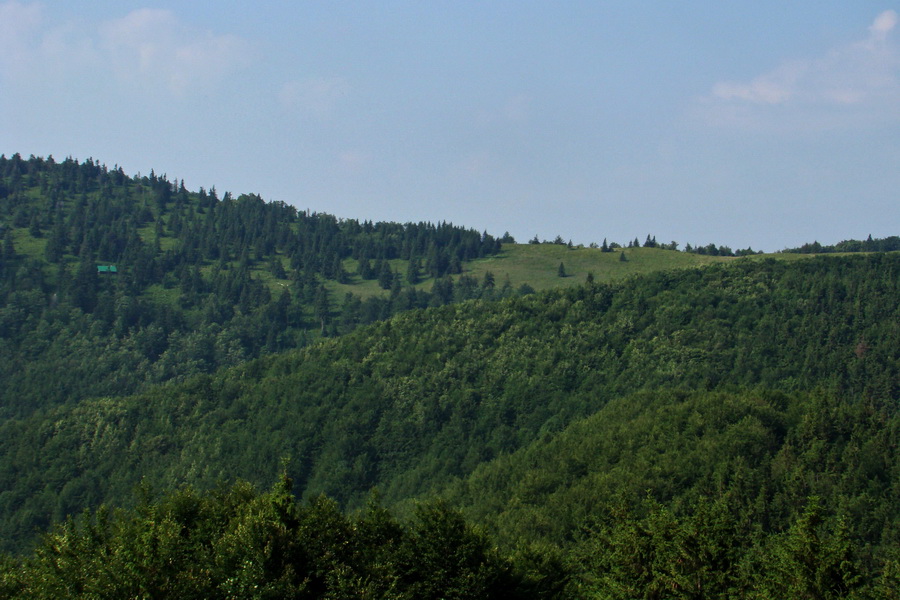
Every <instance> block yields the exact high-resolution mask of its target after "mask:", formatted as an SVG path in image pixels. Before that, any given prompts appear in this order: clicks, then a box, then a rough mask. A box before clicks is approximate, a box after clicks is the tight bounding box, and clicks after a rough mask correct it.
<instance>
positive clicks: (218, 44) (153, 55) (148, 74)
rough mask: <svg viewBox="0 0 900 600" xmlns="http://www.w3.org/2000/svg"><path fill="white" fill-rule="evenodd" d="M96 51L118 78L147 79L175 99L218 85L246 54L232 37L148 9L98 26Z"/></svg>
mask: <svg viewBox="0 0 900 600" xmlns="http://www.w3.org/2000/svg"><path fill="white" fill-rule="evenodd" d="M99 46H100V48H101V49H102V50H103V51H104V54H105V56H106V58H108V59H109V60H110V61H111V64H112V66H113V67H114V68H115V70H116V72H117V74H118V75H119V76H120V77H121V78H123V79H126V80H129V81H132V82H138V81H142V80H144V79H145V78H149V79H150V80H152V81H155V82H157V83H160V82H161V83H163V84H164V85H165V86H166V87H167V88H168V89H169V90H170V91H172V92H175V93H177V94H182V93H185V92H186V91H188V90H189V89H191V88H203V87H204V86H207V85H211V84H214V83H216V82H218V81H220V80H221V79H222V78H223V77H224V76H225V75H227V74H228V73H230V72H232V71H233V70H235V69H238V68H241V67H243V66H245V65H246V64H247V62H248V54H249V47H248V44H247V43H246V42H245V41H244V40H242V39H241V38H239V37H238V36H235V35H227V34H225V35H216V34H214V33H212V32H210V31H203V30H200V29H197V28H193V27H189V26H187V25H186V24H184V23H182V22H181V21H180V20H179V19H178V18H177V17H176V16H175V14H174V13H172V12H171V11H169V10H157V9H149V8H143V9H138V10H135V11H133V12H131V13H129V14H128V15H126V16H125V17H122V18H120V19H114V20H111V21H107V22H106V23H104V24H102V25H101V26H100V29H99Z"/></svg>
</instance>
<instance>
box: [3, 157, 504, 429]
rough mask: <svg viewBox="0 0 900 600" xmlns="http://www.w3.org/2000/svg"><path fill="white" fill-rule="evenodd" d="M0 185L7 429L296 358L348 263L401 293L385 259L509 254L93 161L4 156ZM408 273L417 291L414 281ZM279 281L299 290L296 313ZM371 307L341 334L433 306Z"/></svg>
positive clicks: (483, 240)
mask: <svg viewBox="0 0 900 600" xmlns="http://www.w3.org/2000/svg"><path fill="white" fill-rule="evenodd" d="M0 187H2V188H3V190H5V193H4V194H3V195H2V197H0V232H2V236H3V249H2V253H0V381H3V383H4V385H3V386H0V416H2V417H4V418H5V417H9V416H24V415H28V414H30V413H31V412H33V411H35V410H39V409H43V408H49V407H52V406H55V405H58V404H61V403H73V402H77V401H79V400H82V399H84V398H88V397H95V396H101V395H115V396H119V395H126V394H131V393H134V392H136V391H138V390H141V389H145V388H146V387H147V386H149V385H152V384H154V383H160V382H164V381H167V380H171V379H176V380H178V379H184V378H186V377H190V376H192V375H195V374H197V373H211V372H213V371H215V370H216V369H218V368H220V367H225V366H233V365H236V364H238V363H239V362H241V361H242V360H246V359H248V358H253V357H256V356H260V355H261V354H263V353H266V352H276V351H282V350H285V349H290V348H296V347H302V346H303V345H305V344H307V343H308V342H309V341H310V340H314V339H316V338H318V337H320V336H321V335H325V334H326V333H329V332H331V330H330V329H329V327H330V326H331V325H333V324H334V321H333V319H332V317H333V316H334V315H332V314H331V310H332V308H331V307H330V306H329V307H326V306H325V302H324V301H322V299H321V294H320V293H319V290H320V288H321V287H322V286H323V285H331V284H330V282H336V283H344V284H346V283H351V276H350V275H349V274H348V272H347V271H346V270H345V268H344V261H349V260H352V259H357V260H359V265H360V267H359V268H360V276H361V277H362V278H364V279H366V278H374V277H377V276H378V275H379V274H378V273H374V274H373V273H371V272H369V271H371V268H370V265H369V258H368V257H375V258H376V259H377V261H378V264H379V265H380V266H381V267H383V268H382V275H383V276H385V277H388V280H385V281H384V289H386V290H392V289H393V288H394V286H395V279H396V278H395V277H394V273H393V271H391V268H390V262H389V261H391V260H394V259H405V260H408V261H410V264H411V265H412V264H415V265H417V266H418V259H417V258H416V257H419V256H424V255H426V254H428V253H431V254H430V255H431V256H433V257H435V260H434V261H432V262H431V263H430V266H429V269H428V273H429V274H430V275H431V276H433V277H443V276H445V275H446V274H447V273H449V272H459V271H460V270H461V266H460V265H461V264H462V263H463V262H464V261H468V260H473V259H475V258H479V257H483V256H487V255H490V254H494V253H496V252H497V251H498V250H499V244H498V242H497V240H496V239H495V238H493V237H492V236H490V235H487V234H486V233H479V232H477V231H474V230H466V229H463V228H461V227H455V226H453V225H451V224H447V223H441V224H438V225H433V224H430V223H417V224H412V223H409V224H405V225H401V224H396V223H375V224H373V223H369V222H363V223H360V222H358V221H353V220H339V219H337V218H335V217H333V216H331V215H326V214H318V213H310V212H304V211H298V210H296V209H295V208H293V207H291V206H288V205H286V204H284V203H280V202H271V203H266V202H264V201H263V200H262V199H261V198H259V197H258V196H255V195H241V196H239V197H237V198H233V197H232V196H231V195H230V194H225V195H224V196H223V198H222V200H219V198H218V196H217V194H216V193H215V190H210V191H209V193H207V192H206V191H205V190H202V189H201V190H200V192H199V193H196V194H194V193H191V192H188V190H186V189H185V188H184V186H183V184H179V183H178V182H170V181H169V180H168V179H167V178H166V177H165V176H159V175H157V174H155V173H154V172H151V174H150V176H145V177H140V176H139V177H133V178H130V177H127V176H125V174H124V173H123V172H122V171H121V169H118V168H116V169H113V170H110V169H108V168H107V167H105V166H103V165H100V164H98V163H96V162H94V161H93V160H90V159H89V160H87V161H85V162H82V163H79V162H77V161H74V160H72V159H66V160H65V161H63V162H61V163H57V162H56V161H54V160H53V159H52V158H48V159H46V160H45V159H41V158H35V157H31V158H30V159H28V160H23V159H22V158H21V157H19V156H18V155H16V156H14V157H12V158H9V159H7V158H6V157H0ZM14 231H15V232H16V234H17V236H18V237H17V238H16V239H17V240H19V239H23V240H25V244H24V245H23V246H22V248H25V249H26V251H25V252H21V251H20V252H17V251H16V248H15V247H14V245H13V233H14ZM112 264H114V265H116V267H117V275H116V276H115V277H113V278H110V277H106V274H104V276H103V278H102V279H98V277H97V266H98V265H112ZM288 265H289V266H290V269H288V268H286V267H287V266H288ZM410 277H411V278H412V279H416V281H418V278H419V272H418V270H416V271H415V272H413V271H411V272H410ZM271 278H274V279H275V280H276V281H277V282H279V284H280V287H282V288H284V289H285V290H287V291H288V292H289V293H290V294H291V296H290V298H289V299H288V300H289V302H287V304H288V306H289V310H287V311H286V310H285V306H284V301H283V299H282V294H281V291H282V290H281V289H279V288H278V287H275V288H274V289H275V290H277V293H273V292H272V289H273V286H276V285H279V284H276V283H272V282H271ZM289 279H290V280H292V282H291V284H290V285H288V283H286V281H287V280H289ZM282 282H284V283H282ZM399 291H402V288H401V290H398V292H399ZM385 296H387V295H385ZM413 296H415V297H413ZM26 298H27V306H26V305H25V302H26V300H25V299H26ZM454 299H455V298H450V299H449V300H447V301H452V300H454ZM276 302H282V305H280V306H276ZM365 302H366V303H369V304H370V305H369V306H366V307H364V308H363V309H362V310H360V311H359V314H358V316H357V318H355V319H352V320H346V321H345V322H344V323H343V326H342V328H341V330H342V331H343V332H346V331H349V329H351V328H352V327H356V326H358V325H360V324H365V323H369V322H372V321H375V320H380V319H384V318H387V317H389V316H390V315H392V314H394V313H396V312H400V311H403V310H409V309H411V308H416V307H420V306H427V305H428V304H430V303H431V298H430V296H429V295H428V293H427V292H421V293H419V292H416V293H415V294H412V293H402V294H401V293H398V294H393V295H391V296H390V297H389V298H372V299H370V300H366V301H365ZM440 303H441V304H442V303H444V302H440ZM20 306H21V307H22V308H21V310H20V309H19V307H20ZM286 313H290V316H289V317H288V316H287V314H286ZM273 317H274V318H275V319H274V320H273ZM351 324H352V325H351Z"/></svg>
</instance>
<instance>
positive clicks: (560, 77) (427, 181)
mask: <svg viewBox="0 0 900 600" xmlns="http://www.w3.org/2000/svg"><path fill="white" fill-rule="evenodd" d="M898 10H900V7H898V6H897V3H895V2H887V1H881V2H869V1H868V0H854V1H853V2H848V1H847V0H840V1H837V0H817V1H815V2H813V1H801V0H797V1H794V2H790V3H784V2H777V3H776V2H772V1H768V0H760V1H756V2H681V3H670V2H651V1H646V2H640V1H637V2H635V1H630V2H626V1H618V0H614V1H607V2H599V1H595V2H574V1H572V2H563V3H560V2H549V1H527V0H526V1H516V2H513V1H501V0H497V1H493V2H459V1H455V2H443V1H429V2H422V1H410V2H395V1H392V0H380V1H374V0H373V1H369V2H332V1H329V2H326V1H321V2H318V1H317V2H297V1H292V2H288V1H279V2H265V1H257V2H253V3H251V2H241V1H234V2H204V1H197V2H190V3H184V2H130V1H127V0H117V1H116V2H112V1H93V2H86V1H78V0H69V1H67V2H54V1H49V0H48V1H45V2H30V1H27V0H13V1H6V0H0V152H2V153H5V154H7V155H9V154H12V153H14V152H20V153H22V154H23V155H25V156H27V155H29V154H35V155H39V156H47V155H49V154H52V155H53V156H54V157H56V158H64V157H66V156H72V157H74V158H77V159H80V160H83V159H85V158H88V157H93V158H95V159H97V160H99V161H101V162H104V163H106V164H107V165H109V166H113V165H121V166H122V167H123V168H124V169H125V171H126V172H127V173H129V174H136V173H138V172H142V173H147V172H149V171H150V169H155V170H156V171H157V172H160V173H166V174H167V175H168V176H169V177H170V178H178V179H184V181H185V184H186V185H187V186H188V187H189V188H191V189H197V188H199V187H200V186H204V187H206V188H209V187H211V186H215V187H216V189H217V190H218V191H219V192H220V193H221V192H224V191H231V192H232V193H234V194H238V193H249V192H253V193H259V194H260V195H261V196H262V197H263V198H265V199H266V200H281V201H285V202H288V203H291V204H294V205H296V206H298V207H299V208H301V209H307V208H308V209H311V210H314V211H318V212H327V213H331V214H334V215H337V216H338V217H346V218H357V219H371V220H376V221H378V220H388V221H400V222H407V221H433V222H434V221H450V222H453V223H456V224H460V225H465V226H467V227H474V228H476V229H479V230H487V231H489V232H490V233H493V234H496V235H500V234H502V233H503V232H504V231H507V230H508V231H509V232H510V233H512V234H513V235H514V236H515V237H516V238H517V239H518V240H519V241H522V242H524V241H526V240H527V239H530V238H532V237H533V236H535V235H538V236H539V237H540V238H546V239H552V238H554V237H555V236H557V235H561V236H562V237H563V238H564V239H567V240H568V239H571V240H572V241H573V242H575V243H583V244H589V243H591V242H598V243H599V242H602V240H603V239H604V238H607V239H608V240H610V241H619V242H622V243H624V242H627V241H628V240H630V239H634V238H635V237H637V238H639V239H640V240H643V239H644V238H645V237H646V236H647V235H648V234H652V235H654V236H656V238H657V240H658V241H660V242H668V241H672V240H674V241H677V242H679V243H681V244H682V245H684V244H685V243H691V244H694V245H697V244H704V245H705V244H707V243H710V242H715V243H717V244H727V245H730V246H732V247H733V248H745V247H747V246H753V247H754V248H757V249H764V250H767V251H774V250H779V249H782V248H784V247H790V246H796V245H799V244H801V243H804V242H809V241H813V240H818V241H820V242H822V243H835V242H838V241H840V240H842V239H848V238H863V237H865V236H867V235H869V234H872V235H873V236H875V237H884V236H888V235H898V234H900V203H898V192H900V168H898V167H900V31H898V29H900V27H898Z"/></svg>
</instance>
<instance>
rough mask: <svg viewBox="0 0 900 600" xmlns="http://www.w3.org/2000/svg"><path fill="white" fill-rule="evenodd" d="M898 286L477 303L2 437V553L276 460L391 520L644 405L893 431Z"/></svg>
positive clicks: (818, 276) (654, 286)
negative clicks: (395, 508) (142, 486)
mask: <svg viewBox="0 0 900 600" xmlns="http://www.w3.org/2000/svg"><path fill="white" fill-rule="evenodd" d="M898 286H900V256H898V255H890V254H888V255H884V254H877V255H869V256H858V257H846V258H843V257H831V258H827V259H825V258H816V259H811V260H804V261H798V262H795V263H783V262H777V261H762V262H755V261H754V262H740V263H733V264H729V265H723V266H711V267H706V268H703V269H694V270H684V271H677V272H666V273H658V274H652V275H648V276H645V277H641V278H634V279H631V280H628V281H626V282H623V283H621V284H616V285H600V284H591V285H585V286H580V287H575V288H570V289H567V290H558V291H553V292H547V293H543V294H534V295H529V296H526V297H522V298H514V299H510V300H506V301H502V302H495V303H484V302H466V303H462V304H457V305H451V306H445V307H442V308H437V309H428V310H423V311H412V312H408V313H404V314H402V315H399V316H397V317H395V318H393V319H391V320H389V321H386V322H383V323H377V324H373V325H371V326H369V327H366V328H363V329H360V330H357V331H355V332H353V333H351V334H349V335H347V336H344V337H342V338H339V339H335V340H329V341H326V342H324V343H322V344H317V345H316V346H313V347H309V348H307V349H305V350H303V351H299V352H294V353H288V354H284V355H280V356H272V357H267V358H264V359H259V360H256V361H253V362H250V363H247V364H244V365H242V366H240V367H236V368H234V369H231V370H228V371H224V372H222V373H219V374H217V375H215V376H206V375H204V376H199V377H194V378H192V379H191V380H189V381H187V382H185V383H184V384H178V385H174V384H170V385H166V386H160V387H156V388H153V389H151V390H148V391H147V392H146V393H143V394H140V395H137V396H134V397H130V398H124V399H104V400H97V401H91V402H83V403H81V404H80V405H78V406H75V407H65V408H61V409H56V410H53V411H51V412H48V413H45V414H41V415H38V416H35V417H33V418H29V419H24V420H16V421H7V422H5V423H4V424H3V425H2V427H0V465H2V469H3V470H2V472H0V488H2V489H3V490H5V491H4V492H3V493H2V494H0V507H2V527H3V533H4V535H3V538H4V539H5V540H7V541H8V543H16V544H19V543H22V542H24V541H25V540H26V539H27V538H28V537H29V534H30V532H31V531H33V528H34V526H35V525H38V526H45V525H46V524H47V523H48V522H49V521H50V520H52V519H59V518H62V517H63V516H64V515H66V514H69V513H71V512H77V511H78V510H80V508H81V507H82V506H85V505H93V504H96V503H98V502H101V501H106V502H113V503H119V502H123V501H124V499H125V498H127V497H128V496H129V495H130V491H131V489H132V487H133V486H134V485H135V484H136V483H137V481H138V480H139V479H140V478H144V480H145V481H146V482H147V483H149V484H152V485H153V486H157V487H171V486H173V485H177V484H178V483H180V482H190V483H194V484H197V485H201V486H209V485H213V484H214V483H216V482H217V481H219V480H222V479H226V480H230V479H233V478H235V477H242V478H246V479H249V480H251V481H256V482H262V483H265V482H266V481H267V480H268V479H269V478H270V477H271V474H272V473H274V472H275V471H276V470H277V464H278V461H279V460H280V459H281V458H283V457H289V458H290V459H291V460H292V462H291V467H290V473H291V475H292V476H293V478H294V479H295V480H296V482H297V484H298V489H299V490H300V491H301V492H302V494H303V495H305V496H310V495H315V494H318V493H320V492H324V493H327V494H329V495H330V496H332V497H334V498H335V499H336V500H338V501H339V502H340V503H341V504H343V505H345V506H351V507H352V506H356V505H359V504H360V503H361V502H362V501H363V499H364V498H365V496H366V494H367V493H368V490H369V489H370V488H371V487H373V486H377V487H378V488H379V489H380V490H381V492H382V494H383V496H384V498H385V501H386V502H387V503H388V504H389V505H394V504H397V503H401V502H403V501H404V500H407V499H409V498H411V497H414V496H417V495H420V494H424V493H427V492H429V490H435V489H439V488H442V487H443V486H444V485H445V484H446V482H447V481H448V480H450V479H451V478H453V477H465V476H467V475H468V474H470V473H472V472H473V471H475V470H476V469H477V468H478V467H479V465H482V464H483V463H485V462H488V461H490V460H492V459H495V458H497V457H501V456H504V455H506V454H508V453H512V452H515V451H517V450H519V449H522V448H525V447H527V446H528V445H529V444H532V443H534V442H535V441H536V440H542V439H544V437H545V436H551V437H552V436H554V435H555V434H556V432H559V431H563V430H564V429H565V428H566V427H567V426H568V425H569V424H570V423H573V422H575V421H577V420H579V419H583V418H586V417H588V416H590V415H593V414H595V413H597V411H600V410H602V409H603V408H604V407H605V406H607V404H608V403H609V402H610V401H613V400H616V399H620V398H623V397H627V396H630V395H631V394H634V393H635V392H638V391H641V390H644V391H652V390H697V391H700V392H705V391H711V390H731V391H740V392H741V393H743V392H742V391H743V390H748V389H754V388H758V387H766V388H769V389H772V390H781V391H785V392H790V393H793V392H794V391H800V390H812V389H816V388H823V389H825V390H828V391H829V393H832V392H833V393H836V394H839V396H838V397H839V398H862V399H869V400H870V401H872V402H876V403H881V404H879V406H883V407H884V410H886V411H888V412H887V413H886V414H887V416H888V417H889V418H892V415H893V411H894V406H893V405H894V404H895V402H896V398H897V392H898V381H900V380H898V377H900V361H898V353H897V349H898V348H900V308H898V306H900V303H898V302H897V299H898V297H900V290H898ZM779 410H781V409H779ZM498 498H500V497H498ZM498 502H500V507H501V508H502V506H503V502H504V501H503V500H502V498H501V499H499V500H498ZM503 510H506V509H503ZM561 527H562V530H565V527H567V525H562V526H561Z"/></svg>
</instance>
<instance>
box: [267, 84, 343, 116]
mask: <svg viewBox="0 0 900 600" xmlns="http://www.w3.org/2000/svg"><path fill="white" fill-rule="evenodd" d="M349 92H350V85H349V84H348V83H347V81H346V80H345V79H344V78H342V77H311V78H308V79H303V80H299V81H289V82H287V83H285V84H284V85H283V86H282V87H281V90H280V91H279V93H278V100H279V102H281V106H282V108H284V109H285V110H287V111H289V112H293V113H297V114H300V115H301V116H306V117H313V118H316V119H326V118H328V117H330V116H331V114H332V112H333V111H334V109H335V108H336V106H337V105H338V103H339V102H340V101H341V100H343V99H344V98H345V97H346V96H347V94H349Z"/></svg>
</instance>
